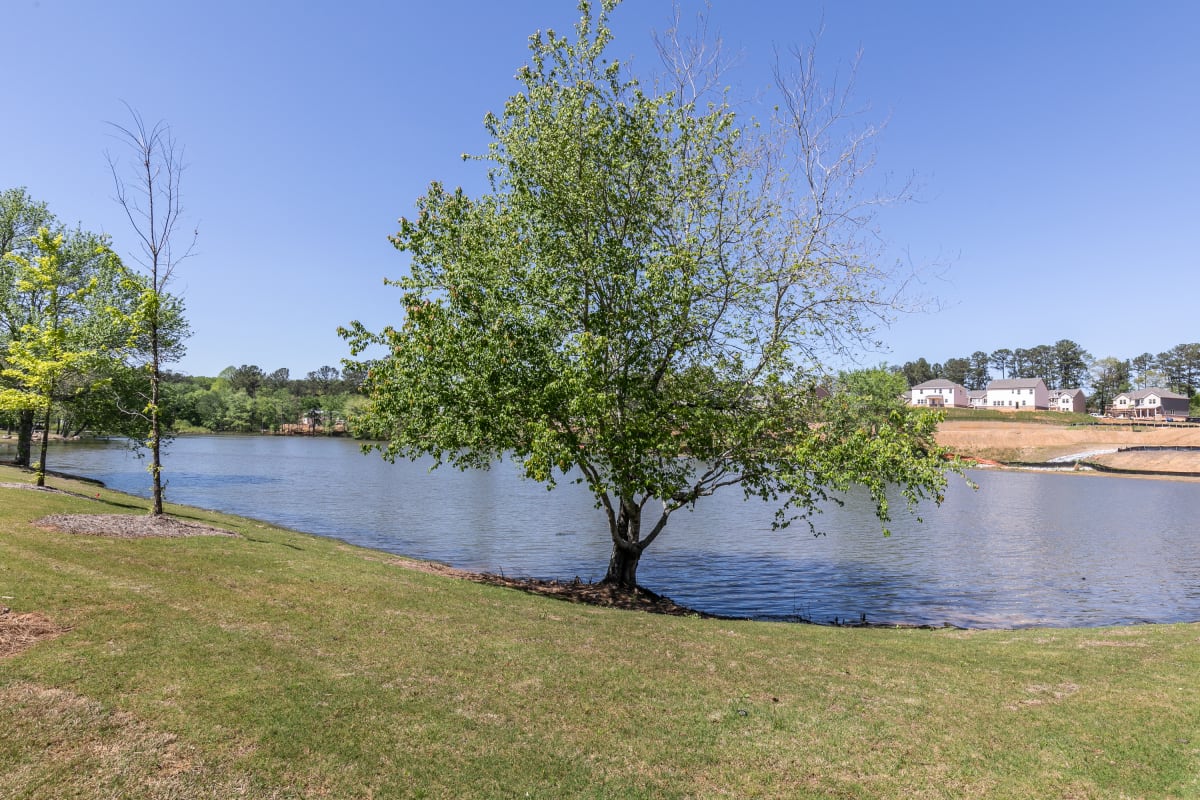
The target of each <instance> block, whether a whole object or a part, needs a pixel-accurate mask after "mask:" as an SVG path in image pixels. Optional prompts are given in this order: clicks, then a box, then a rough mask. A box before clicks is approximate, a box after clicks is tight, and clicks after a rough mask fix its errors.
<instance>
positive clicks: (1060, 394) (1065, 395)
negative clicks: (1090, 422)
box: [1050, 389, 1087, 414]
mask: <svg viewBox="0 0 1200 800" xmlns="http://www.w3.org/2000/svg"><path fill="white" fill-rule="evenodd" d="M1050 410H1051V411H1075V412H1077V413H1080V414H1082V413H1083V412H1085V411H1087V397H1086V396H1085V395H1084V393H1083V390H1082V389H1051V390H1050Z"/></svg>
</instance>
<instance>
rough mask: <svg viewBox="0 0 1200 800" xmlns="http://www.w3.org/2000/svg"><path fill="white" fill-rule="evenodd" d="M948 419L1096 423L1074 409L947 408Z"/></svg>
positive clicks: (1057, 423)
mask: <svg viewBox="0 0 1200 800" xmlns="http://www.w3.org/2000/svg"><path fill="white" fill-rule="evenodd" d="M944 413H945V415H946V419H948V420H949V419H953V420H968V421H972V422H978V421H980V420H987V421H989V422H1039V423H1042V424H1044V425H1062V426H1072V425H1095V424H1097V423H1096V420H1095V418H1093V417H1091V416H1089V415H1087V414H1078V413H1075V412H1073V411H994V410H992V409H990V408H947V409H944Z"/></svg>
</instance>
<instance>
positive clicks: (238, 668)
mask: <svg viewBox="0 0 1200 800" xmlns="http://www.w3.org/2000/svg"><path fill="white" fill-rule="evenodd" d="M21 479H23V476H20V475H19V474H18V473H16V471H15V470H10V469H3V468H0V482H7V481H14V480H21ZM50 483H51V485H53V486H58V487H62V488H68V489H73V490H76V491H79V492H81V493H82V494H83V495H86V496H70V495H61V494H47V493H39V492H32V491H26V490H16V489H7V488H0V596H2V597H3V598H4V599H3V600H0V604H3V605H7V606H11V607H12V609H13V612H14V613H17V612H19V613H27V612H40V613H43V614H45V615H46V616H48V617H50V618H51V619H52V620H54V621H55V622H56V623H58V624H59V625H62V626H66V627H69V630H68V631H67V632H65V633H64V634H63V635H61V636H59V637H57V638H54V639H50V640H46V641H42V642H40V643H38V644H36V645H35V646H33V647H32V648H30V649H28V650H25V651H23V652H21V653H19V654H17V655H15V656H12V657H9V658H7V659H4V660H0V729H2V730H3V731H4V735H3V736H0V797H4V798H66V797H83V798H110V797H121V798H184V799H187V798H229V797H250V798H293V797H294V798H343V797H344V798H364V797H375V798H391V797H438V798H441V797H445V798H463V797H497V798H507V797H513V798H526V797H529V798H559V797H597V798H599V797H609V798H638V797H646V798H651V797H653V798H659V797H664V798H691V797H695V798H707V797H739V798H740V797H794V798H828V797H836V798H879V797H882V798H1031V797H1038V798H1042V797H1047V798H1048V797H1056V798H1057V797H1071V798H1118V797H1137V798H1173V797H1179V798H1183V797H1195V796H1198V795H1200V782H1198V777H1197V776H1198V775H1200V681H1197V680H1196V678H1197V675H1200V626H1197V625H1170V626H1145V627H1131V628H1123V629H1095V630H1032V631H970V632H966V631H954V630H944V631H922V630H869V629H867V630H863V629H844V628H827V627H817V626H807V625H788V624H768V623H753V622H727V621H714V620H702V619H696V618H675V617H657V616H650V615H646V614H638V613H632V612H621V611H613V610H608V609H600V608H593V607H586V606H578V605H571V604H567V603H563V602H560V601H555V600H551V599H547V598H543V597H535V596H531V595H526V594H522V593H518V592H514V591H511V590H506V589H501V588H496V587H490V586H483V585H478V584H474V583H468V582H465V581H458V580H454V579H449V578H443V577H437V576H433V575H429V574H425V573H422V572H418V571H415V570H410V569H405V568H403V567H401V566H398V565H396V564H395V563H394V559H393V558H392V557H390V556H388V555H385V554H381V553H377V552H373V551H369V550H363V549H359V548H355V547H351V546H348V545H345V544H343V543H340V542H337V541H333V540H327V539H321V538H317V537H313V536H308V535H304V534H300V533H295V532H291V531H286V530H280V529H278V528H274V527H271V526H268V525H265V524H262V523H258V522H254V521H250V520H245V519H239V518H233V517H227V516H222V515H219V514H212V513H208V512H200V511H195V510H190V509H182V508H178V507H173V508H171V509H170V510H171V511H172V512H174V513H178V514H181V515H183V516H186V517H189V518H196V519H201V520H205V521H208V522H211V523H213V524H218V525H221V526H224V527H226V528H228V529H230V530H233V531H236V532H238V533H240V534H241V536H240V537H238V538H227V537H222V538H217V537H206V538H190V539H154V540H151V539H143V540H116V539H103V538H94V537H84V536H72V535H68V534H63V533H56V532H53V531H49V530H45V529H42V528H39V527H36V526H35V525H33V524H31V523H32V522H33V521H34V520H36V519H38V518H40V517H42V516H43V515H46V514H50V513H62V512H70V513H105V512H112V513H129V512H138V513H140V509H141V507H143V505H144V504H143V503H142V502H141V501H140V500H135V499H132V498H129V497H125V496H122V495H118V494H115V493H112V492H109V491H108V490H100V498H99V499H97V498H96V497H95V494H96V492H97V490H96V488H95V487H94V486H85V485H83V484H70V483H68V482H65V481H62V480H56V479H53V478H52V479H51V480H50ZM648 557H653V553H652V552H651V553H650V555H649V556H648Z"/></svg>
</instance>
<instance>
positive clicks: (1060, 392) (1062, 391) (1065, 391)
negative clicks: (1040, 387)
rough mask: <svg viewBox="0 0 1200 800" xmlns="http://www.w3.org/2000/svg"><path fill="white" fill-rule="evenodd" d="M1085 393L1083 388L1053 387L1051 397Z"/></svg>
mask: <svg viewBox="0 0 1200 800" xmlns="http://www.w3.org/2000/svg"><path fill="white" fill-rule="evenodd" d="M1077 394H1078V395H1081V394H1083V389H1051V390H1050V396H1051V397H1063V396H1066V397H1074V396H1075V395H1077Z"/></svg>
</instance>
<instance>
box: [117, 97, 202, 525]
mask: <svg viewBox="0 0 1200 800" xmlns="http://www.w3.org/2000/svg"><path fill="white" fill-rule="evenodd" d="M125 107H126V109H128V111H129V114H130V117H131V121H130V123H129V124H128V125H121V124H118V123H115V122H112V123H109V124H110V125H111V126H112V128H113V130H114V136H115V138H116V139H118V140H119V141H120V142H121V143H122V144H123V145H125V146H126V147H127V148H128V150H129V153H130V155H131V157H130V160H129V162H128V165H127V166H126V167H124V168H122V167H121V165H120V163H119V162H118V159H117V158H116V157H114V156H113V155H112V154H106V155H107V157H108V165H109V168H110V169H111V170H112V176H113V183H114V185H115V186H116V200H117V202H118V203H119V204H120V205H121V208H122V209H124V210H125V215H126V217H128V219H129V224H130V225H131V226H132V227H133V230H134V232H135V233H136V234H137V239H138V243H139V250H140V253H139V254H135V255H134V260H135V261H136V262H137V263H138V264H140V265H141V267H142V268H143V269H144V270H145V271H146V274H147V277H148V278H149V282H148V286H147V289H146V293H145V296H144V298H143V302H142V303H141V307H140V309H139V312H140V323H141V325H142V330H143V332H144V335H145V339H146V348H145V349H146V353H147V360H148V363H147V365H146V366H147V370H148V372H149V376H150V389H149V397H148V398H147V403H146V405H145V408H144V409H142V410H141V411H140V413H142V414H144V415H145V416H146V418H147V420H148V422H149V429H150V437H149V441H148V446H149V448H150V454H151V463H150V475H151V479H152V482H153V494H152V497H153V510H152V512H151V513H153V514H154V515H155V516H158V515H161V514H162V513H163V482H162V438H163V436H162V434H163V432H162V415H161V408H160V402H161V391H160V390H161V383H162V365H163V363H164V362H166V361H170V360H173V359H174V358H177V357H178V355H179V354H180V353H181V352H182V346H181V343H180V340H181V338H182V335H185V334H186V325H182V328H181V327H180V325H181V322H182V314H181V307H180V306H179V304H178V301H177V300H176V299H175V298H172V297H171V296H170V295H169V294H168V293H167V285H168V284H169V283H170V281H171V278H172V277H173V275H174V273H175V268H176V267H177V266H178V265H179V263H180V262H181V261H183V260H184V259H186V258H187V257H188V256H190V255H191V254H192V251H193V249H194V247H195V244H196V238H197V236H198V231H197V230H195V229H193V230H192V233H191V236H190V238H189V237H188V236H187V235H186V233H185V234H184V238H185V239H186V240H187V242H186V246H184V247H181V248H176V247H175V244H176V242H175V238H176V235H177V234H179V233H180V230H179V228H180V220H181V218H182V215H183V206H182V202H181V197H182V196H181V194H180V178H181V177H182V175H183V169H184V165H183V148H182V147H180V146H179V145H178V144H177V143H176V141H175V137H174V135H173V134H172V133H171V128H170V126H169V125H167V124H166V123H165V122H162V121H159V122H156V123H155V124H154V125H153V126H148V125H147V124H146V122H145V120H144V119H143V118H142V116H141V114H139V113H138V112H137V111H136V110H134V109H133V108H132V107H131V106H130V105H129V104H126V105H125ZM122 172H124V173H125V174H126V175H127V176H128V180H127V179H126V178H124V177H122Z"/></svg>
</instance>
